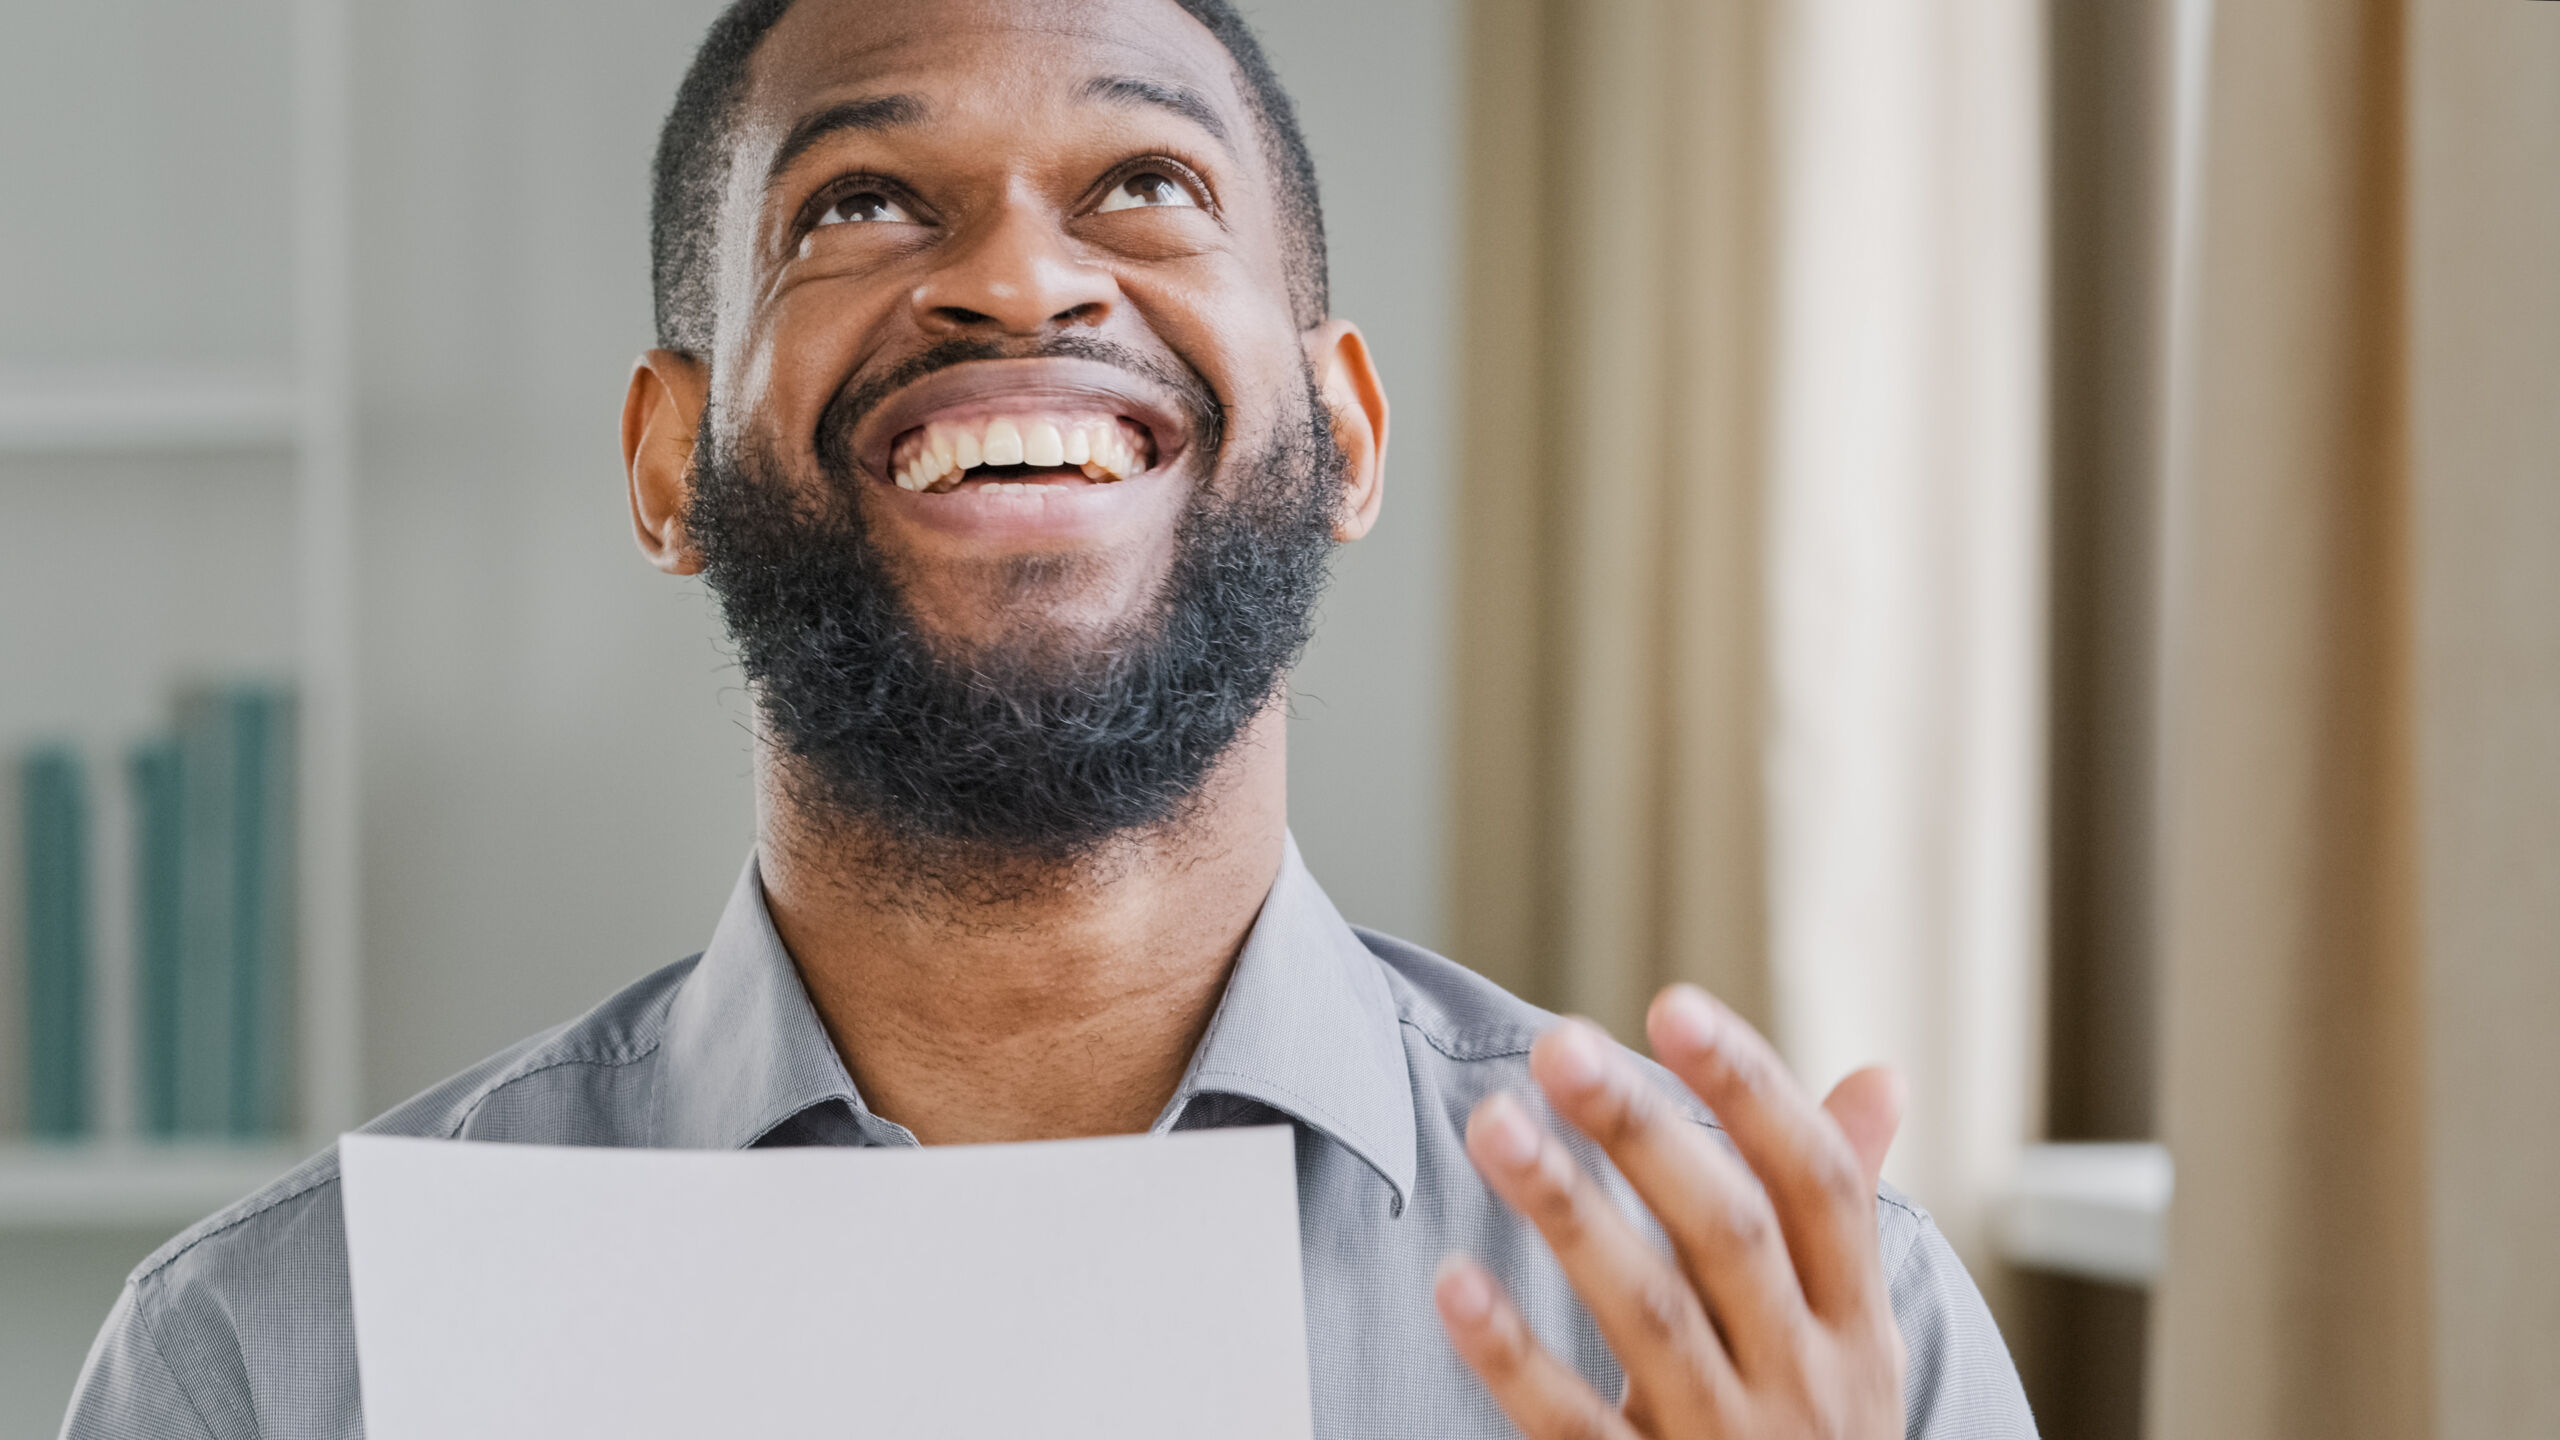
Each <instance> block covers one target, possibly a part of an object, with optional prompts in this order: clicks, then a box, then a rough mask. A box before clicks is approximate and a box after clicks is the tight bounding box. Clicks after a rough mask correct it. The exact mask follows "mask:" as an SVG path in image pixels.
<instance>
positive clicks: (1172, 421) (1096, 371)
mask: <svg viewBox="0 0 2560 1440" xmlns="http://www.w3.org/2000/svg"><path fill="white" fill-rule="evenodd" d="M853 438H854V449H855V453H857V454H858V455H860V456H861V457H862V461H863V464H864V468H865V469H867V470H869V471H870V473H871V474H872V475H873V476H875V477H877V478H878V479H879V480H880V481H882V482H884V483H885V484H888V485H894V486H895V487H897V488H898V489H900V490H904V491H907V492H908V493H910V494H916V495H945V494H950V493H953V492H955V491H965V492H968V493H972V494H975V493H981V492H992V493H996V494H1006V493H1029V494H1042V493H1052V492H1062V491H1084V490H1088V489H1090V488H1093V487H1099V486H1109V485H1116V484H1120V483H1122V482H1125V481H1129V480H1134V479H1137V478H1139V477H1140V476H1144V475H1150V474H1153V473H1156V472H1159V471H1163V470H1166V469H1169V468H1170V467H1172V466H1173V465H1174V463H1175V461H1176V460H1177V459H1178V458H1179V456H1180V455H1181V454H1182V452H1183V449H1184V447H1185V445H1186V444H1187V443H1188V439H1189V429H1188V427H1187V426H1186V425H1185V423H1184V421H1183V412H1182V408H1181V406H1180V405H1179V404H1178V403H1177V402H1176V401H1175V399H1174V398H1173V396H1172V395H1171V394H1169V393H1163V392H1162V391H1161V390H1160V387H1158V386H1157V385H1155V384H1154V383H1152V382H1151V381H1150V380H1149V379H1148V377H1146V376H1144V375H1141V374H1139V373H1136V372H1133V371H1132V370H1130V369H1127V368H1124V367H1121V366H1118V365H1112V364H1107V363H1104V362H1102V361H1098V360H1092V359H1086V358H1083V357H1064V356H1061V357H1026V358H1023V359H1005V360H972V361H964V362H962V363H960V364H957V365H952V366H949V367H946V368H944V369H941V370H936V371H934V372H933V373H932V374H930V375H927V376H926V377H924V378H923V379H921V380H918V381H916V382H915V383H914V384H912V385H910V386H907V387H905V388H904V389H902V390H900V391H899V392H898V393H897V394H895V395H893V396H891V397H890V398H889V399H888V400H887V401H886V402H884V403H883V404H882V405H880V406H879V408H878V409H876V410H874V411H873V412H872V413H871V414H870V415H869V416H867V417H865V419H864V420H862V421H861V422H859V424H858V425H857V427H856V430H855V433H854V437H853Z"/></svg>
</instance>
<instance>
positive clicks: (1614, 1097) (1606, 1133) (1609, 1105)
mask: <svg viewBox="0 0 2560 1440" xmlns="http://www.w3.org/2000/svg"><path fill="white" fill-rule="evenodd" d="M1656 1104H1657V1102H1656V1100H1655V1098H1654V1096H1653V1095H1652V1093H1651V1092H1650V1091H1648V1090H1647V1089H1646V1088H1645V1087H1644V1086H1643V1084H1642V1083H1641V1082H1638V1081H1631V1080H1629V1079H1628V1078H1627V1077H1625V1076H1617V1077H1614V1078H1613V1079H1611V1081H1610V1082H1609V1084H1607V1085H1606V1086H1604V1087H1602V1089H1601V1091H1600V1093H1599V1094H1598V1095H1597V1096H1595V1097H1594V1098H1593V1100H1592V1109H1591V1126H1592V1128H1591V1129H1590V1130H1589V1131H1588V1132H1586V1133H1588V1134H1589V1135H1590V1136H1591V1138H1592V1139H1594V1140H1597V1141H1599V1142H1600V1143H1601V1144H1603V1145H1617V1144H1620V1143H1623V1142H1625V1141H1628V1140H1633V1139H1635V1138H1637V1137H1638V1136H1641V1135H1643V1134H1644V1133H1645V1132H1646V1131H1647V1130H1649V1129H1651V1128H1652V1126H1653V1122H1654V1116H1655V1109H1656Z"/></svg>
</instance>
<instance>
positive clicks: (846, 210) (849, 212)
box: [818, 190, 916, 225]
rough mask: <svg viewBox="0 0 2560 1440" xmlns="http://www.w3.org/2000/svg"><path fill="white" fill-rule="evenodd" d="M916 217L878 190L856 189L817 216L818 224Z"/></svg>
mask: <svg viewBox="0 0 2560 1440" xmlns="http://www.w3.org/2000/svg"><path fill="white" fill-rule="evenodd" d="M915 218H916V217H915V216H913V215H910V214H908V213H907V207H905V206H904V205H901V204H899V203H898V202H897V201H895V200H892V199H890V198H889V197H888V196H887V195H886V194H884V193H882V192H880V191H878V190H856V191H854V192H853V193H852V194H850V195H845V196H842V197H840V198H839V199H838V200H837V201H836V203H834V204H833V205H830V206H828V207H827V213H825V214H824V215H821V216H819V217H818V223H819V224H820V225H846V224H857V223H858V224H881V223H884V222H885V223H892V224H899V223H911V222H913V221H914V219H915Z"/></svg>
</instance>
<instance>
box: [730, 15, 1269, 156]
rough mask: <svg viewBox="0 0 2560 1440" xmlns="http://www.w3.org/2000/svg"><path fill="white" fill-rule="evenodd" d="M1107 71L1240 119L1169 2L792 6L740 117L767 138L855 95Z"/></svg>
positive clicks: (1042, 81) (992, 88)
mask: <svg viewBox="0 0 2560 1440" xmlns="http://www.w3.org/2000/svg"><path fill="white" fill-rule="evenodd" d="M1104 75H1110V76H1127V77H1132V78H1137V79H1142V80H1156V81H1164V82H1169V83H1172V84H1175V85H1179V86H1181V87H1183V88H1186V89H1189V90H1192V91H1194V92H1197V93H1199V94H1200V95H1202V96H1203V97H1204V98H1206V99H1207V100H1209V102H1210V103H1211V104H1212V105H1214V106H1215V107H1217V108H1218V109H1219V110H1221V111H1224V112H1225V113H1226V114H1227V115H1228V116H1229V118H1230V120H1231V122H1232V123H1231V124H1230V126H1229V127H1228V128H1230V129H1231V130H1233V131H1236V132H1238V133H1241V132H1242V131H1243V130H1244V128H1245V125H1246V123H1247V122H1246V115H1245V110H1244V105H1243V97H1242V96H1241V95H1239V94H1238V93H1237V89H1236V75H1235V67H1234V64H1233V63H1232V61H1231V59H1230V58H1229V56H1228V55H1227V51H1226V47H1225V46H1224V45H1222V44H1220V43H1219V41H1218V38H1217V37H1216V36H1215V35H1212V34H1210V33H1209V30H1208V27H1206V26H1204V25H1202V24H1201V23H1200V22H1199V21H1197V20H1195V19H1193V18H1192V17H1191V16H1190V15H1189V14H1188V13H1187V12H1185V11H1184V10H1183V9H1182V7H1181V6H1180V5H1178V4H1175V3H1174V0H798V3H797V4H794V5H793V6H792V7H791V9H790V11H789V13H787V14H786V15H784V17H783V18H782V21H781V22H780V23H779V24H777V25H776V26H774V28H773V30H772V32H771V33H770V34H768V35H767V36H766V37H765V39H764V43H763V44H762V45H760V46H759V47H757V50H756V55H755V58H754V61H753V63H752V64H751V65H750V66H749V69H748V87H747V96H746V107H745V109H746V118H747V121H748V124H749V126H750V127H751V128H755V129H763V130H767V131H768V133H771V132H773V131H778V130H781V129H787V128H788V127H790V126H791V125H792V124H793V122H794V121H796V120H797V119H799V118H800V117H801V116H803V115H805V114H807V113H808V112H809V111H811V110H812V109H815V108H817V107H819V106H821V105H825V104H829V103H833V102H836V101H841V100H844V99H848V98H854V97H859V96H865V95H872V94H882V93H891V92H898V93H912V94H918V95H921V96H924V97H927V98H930V97H932V96H934V95H936V94H943V95H952V96H960V97H966V98H969V99H972V100H976V99H983V98H988V97H991V96H1003V97H1022V98H1030V97H1032V96H1034V95H1041V94H1046V95H1058V94H1069V93H1076V91H1077V90H1078V87H1081V86H1082V85H1083V83H1084V82H1086V81H1088V80H1090V79H1093V78H1095V77H1098V76H1104Z"/></svg>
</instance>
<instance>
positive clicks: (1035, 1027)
mask: <svg viewBox="0 0 2560 1440" xmlns="http://www.w3.org/2000/svg"><path fill="white" fill-rule="evenodd" d="M1282 724H1283V722H1282V716H1281V714H1280V712H1279V711H1278V710H1277V709H1274V710H1272V711H1270V712H1268V713H1266V714H1265V715H1264V716H1263V717H1262V718H1261V719H1260V720H1257V721H1256V722H1255V723H1254V724H1253V725H1252V726H1251V727H1249V728H1248V729H1247V730H1246V732H1245V733H1244V734H1243V735H1241V736H1239V737H1237V740H1236V743H1235V745H1234V746H1233V747H1231V749H1230V751H1229V753H1228V755H1227V757H1226V759H1225V760H1224V761H1222V762H1221V763H1220V765H1219V767H1218V769H1217V770H1216V771H1215V772H1214V773H1213V774H1212V775H1211V776H1210V779H1209V782H1208V784H1207V786H1206V787H1205V788H1204V790H1203V792H1202V794H1201V797H1200V803H1199V804H1198V805H1197V806H1195V807H1194V814H1193V815H1192V816H1191V817H1189V818H1188V819H1186V820H1185V821H1184V822H1183V823H1182V824H1180V825H1178V826H1176V827H1173V828H1172V829H1170V830H1168V831H1166V832H1163V833H1159V834H1150V835H1147V836H1144V837H1140V838H1133V839H1129V840H1126V841H1121V842H1114V843H1113V844H1112V845H1110V846H1109V847H1107V848H1106V849H1105V850H1104V851H1103V852H1102V853H1099V854H1097V855H1094V856H1092V857H1089V858H1086V859H1081V860H1078V861H1075V862H1072V863H1070V864H1066V865H1059V866H1026V865H1023V864H1021V863H1019V862H1015V861H1004V860H990V861H987V862H982V863H980V864H977V865H975V866H974V867H972V872H971V873H967V874H962V875H949V874H944V875H938V876H936V877H935V879H934V880H933V881H932V882H931V883H918V882H917V881H916V880H915V879H914V878H913V877H914V875H915V874H916V873H917V872H916V871H915V869H914V867H913V866H912V865H911V864H907V863H901V862H902V861H905V860H912V859H914V858H915V857H913V856H906V855H901V854H897V853H893V852H892V849H891V847H887V846H884V845H882V844H880V843H878V842H876V841H875V840H873V839H871V838H870V837H868V836H866V835H865V834H864V833H862V832H861V831H860V830H859V829H858V828H854V829H848V827H847V826H845V825H843V824H842V823H840V822H834V821H831V820H825V819H823V818H822V817H817V816H812V815H810V814H808V813H807V812H805V811H804V810H803V809H801V808H800V806H799V804H798V802H797V801H795V800H794V799H793V798H792V793H793V789H794V787H792V786H790V785H789V784H787V783H785V781H786V778H787V777H785V776H784V775H782V774H781V773H779V771H778V770H777V768H776V767H777V764H778V763H779V762H777V761H776V760H775V759H774V756H773V751H772V748H771V747H759V755H760V758H759V773H758V785H757V792H758V822H759V823H758V831H759V855H760V861H761V868H762V871H763V875H764V890H765V904H766V906H767V907H768V908H769V909H770V910H771V911H772V913H773V923H774V927H775V929H776V930H777V931H779V932H780V934H781V936H782V942H783V944H784V946H785V947H786V948H788V949H789V950H790V952H791V957H792V959H793V961H794V962H796V963H797V964H798V966H799V969H800V976H801V979H802V981H803V983H805V984H806V985H807V986H808V990H809V996H810V999H811V1000H812V1001H813V1002H815V1004H816V1006H817V1010H818V1015H819V1018H820V1019H821V1020H822V1021H824V1022H825V1024H826V1027H827V1033H828V1035H829V1037H830V1038H832V1039H833V1040H834V1041H835V1045H836V1049H837V1051H838V1053H840V1054H841V1055H842V1056H843V1057H844V1062H845V1068H846V1070H847V1071H848V1072H849V1073H850V1074H851V1075H852V1077H853V1081H854V1084H855V1085H857V1086H858V1087H860V1089H861V1092H862V1097H863V1102H864V1103H865V1104H866V1105H868V1106H869V1107H870V1108H871V1109H872V1111H873V1112H874V1113H876V1114H879V1115H881V1116H882V1117H884V1118H886V1119H890V1120H894V1121H896V1122H898V1123H899V1124H901V1125H904V1126H906V1127H907V1128H908V1129H909V1130H911V1131H913V1132H914V1133H915V1135H916V1137H917V1138H918V1139H920V1140H922V1141H924V1142H925V1143H926V1144H929V1145H938V1144H958V1143H975V1142H982V1141H997V1140H1042V1139H1059V1138H1064V1137H1068V1136H1077V1135H1117V1134H1131V1133H1136V1132H1139V1131H1143V1130H1145V1129H1146V1128H1147V1127H1148V1126H1149V1125H1150V1124H1152V1123H1153V1122H1154V1121H1155V1118H1156V1116H1157V1115H1158V1114H1159V1113H1160V1112H1161V1111H1162V1110H1163V1108H1164V1105H1165V1103H1166V1101H1168V1100H1170V1099H1171V1098H1172V1096H1173V1092H1174V1089H1175V1087H1176V1086H1178V1085H1179V1084H1180V1083H1181V1080H1182V1074H1183V1070H1184V1068H1185V1067H1186V1066H1187V1065H1188V1064H1189V1062H1190V1059H1191V1053H1192V1051H1193V1050H1194V1049H1195V1048H1196V1047H1197V1046H1198V1044H1199V1042H1200V1037H1201V1034H1202V1033H1203V1032H1204V1031H1205V1030H1206V1029H1207V1028H1208V1024H1209V1017H1210V1014H1211V1013H1212V1012H1213V1011H1214V1010H1215V1009H1216V1008H1217V1003H1218V997H1219V996H1220V995H1221V994H1223V993H1224V991H1225V987H1226V980H1227V974H1228V971H1229V970H1231V969H1232V968H1233V967H1234V964H1235V958H1236V955H1237V953H1238V952H1239V951H1240V950H1241V949H1242V948H1243V946H1244V939H1245V935H1246V933H1247V932H1248V931H1249V930H1251V929H1252V927H1253V921H1254V917H1255V916H1256V915H1257V914H1258V913H1259V912H1260V910H1261V907H1262V901H1263V897H1264V896H1265V895H1266V894H1268V893H1269V892H1270V889H1271V882H1272V880H1273V878H1274V877H1275V876H1277V875H1278V873H1279V868H1280V856H1281V849H1282V846H1283V844H1284V837H1285V834H1286V826H1287V816H1286V797H1287V762H1286V758H1285V750H1284V749H1283V745H1282V739H1283V736H1282ZM937 863H941V862H937Z"/></svg>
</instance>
